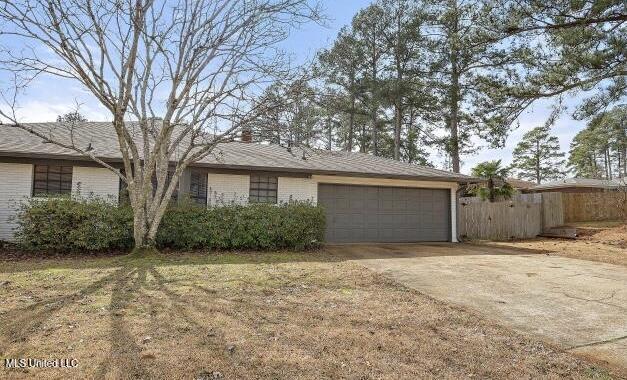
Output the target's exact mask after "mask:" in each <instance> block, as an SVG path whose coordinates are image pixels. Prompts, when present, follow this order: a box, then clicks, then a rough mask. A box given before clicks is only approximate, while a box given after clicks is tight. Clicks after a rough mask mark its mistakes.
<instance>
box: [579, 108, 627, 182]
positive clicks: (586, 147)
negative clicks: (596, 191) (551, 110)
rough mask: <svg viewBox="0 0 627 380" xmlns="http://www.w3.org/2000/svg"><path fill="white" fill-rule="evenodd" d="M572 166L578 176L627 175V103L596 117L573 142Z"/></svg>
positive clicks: (613, 176) (604, 176)
mask: <svg viewBox="0 0 627 380" xmlns="http://www.w3.org/2000/svg"><path fill="white" fill-rule="evenodd" d="M568 166H569V168H570V170H571V171H572V172H573V173H574V174H575V175H576V176H578V177H586V178H605V179H613V178H618V177H627V107H626V106H620V107H615V108H613V109H611V110H609V111H607V112H603V113H600V114H598V115H597V116H595V117H593V118H592V119H591V120H590V122H589V123H588V125H587V127H586V128H585V129H584V130H582V131H581V132H579V133H578V134H577V135H576V136H575V138H574V139H573V141H572V143H571V145H570V156H569V158H568Z"/></svg>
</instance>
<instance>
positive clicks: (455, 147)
mask: <svg viewBox="0 0 627 380" xmlns="http://www.w3.org/2000/svg"><path fill="white" fill-rule="evenodd" d="M449 4H450V6H451V7H452V8H454V12H455V20H454V21H453V28H452V30H451V32H450V33H451V35H450V36H449V39H450V41H449V49H450V59H451V83H450V85H451V87H450V93H449V102H450V103H449V131H450V134H451V137H450V142H449V144H450V146H449V154H450V155H451V163H452V165H453V172H454V173H459V171H460V158H459V125H458V123H459V97H460V89H459V76H460V74H459V71H458V69H459V67H458V51H457V48H458V47H457V44H458V35H457V34H458V28H457V24H458V20H457V1H455V0H453V1H451V2H450V3H449Z"/></svg>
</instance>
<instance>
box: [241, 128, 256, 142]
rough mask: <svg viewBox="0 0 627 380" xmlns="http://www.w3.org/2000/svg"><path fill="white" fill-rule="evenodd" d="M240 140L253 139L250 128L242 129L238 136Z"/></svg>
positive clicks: (248, 140) (249, 140) (247, 140)
mask: <svg viewBox="0 0 627 380" xmlns="http://www.w3.org/2000/svg"><path fill="white" fill-rule="evenodd" d="M240 141H241V142H245V143H249V142H252V141H253V131H251V130H250V128H244V129H242V134H241V137H240Z"/></svg>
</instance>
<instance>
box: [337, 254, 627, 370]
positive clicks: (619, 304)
mask: <svg viewBox="0 0 627 380" xmlns="http://www.w3.org/2000/svg"><path fill="white" fill-rule="evenodd" d="M329 249H330V250H331V251H333V252H334V253H336V254H338V255H347V257H349V258H350V259H355V260H358V261H359V263H361V264H363V265H365V266H367V267H368V268H370V269H372V270H374V271H376V272H380V273H382V274H384V275H385V276H388V277H390V278H392V279H394V280H396V281H398V282H400V283H402V284H404V285H406V286H408V287H410V288H413V289H416V290H419V291H421V292H423V293H426V294H428V295H431V296H433V297H434V298H437V299H441V300H444V301H449V302H452V303H455V304H458V305H462V306H464V307H468V308H469V309H473V310H475V311H477V312H479V313H483V314H484V315H486V316H487V317H488V318H493V319H495V320H497V321H498V322H499V323H501V324H503V325H505V326H509V327H511V328H513V329H515V330H518V331H521V332H523V333H527V334H531V335H534V336H536V337H539V338H541V339H543V340H545V341H549V342H552V343H554V344H557V345H558V346H560V347H562V348H563V349H566V350H570V351H573V352H575V353H578V354H580V355H583V356H588V357H591V358H593V359H596V360H600V361H606V362H608V363H609V364H610V365H612V366H616V367H619V368H622V369H623V370H627V267H624V266H618V265H611V264H604V263H598V262H592V261H584V260H577V259H570V258H565V257H559V256H554V255H545V254H537V253H525V252H522V253H521V251H516V250H511V249H507V248H496V247H483V246H473V245H465V244H435V245H423V244H393V245H392V244H389V245H386V244H382V245H343V246H342V245H337V246H330V247H329Z"/></svg>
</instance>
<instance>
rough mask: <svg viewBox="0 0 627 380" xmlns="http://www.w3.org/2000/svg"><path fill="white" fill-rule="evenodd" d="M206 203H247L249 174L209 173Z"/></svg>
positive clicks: (212, 204)
mask: <svg viewBox="0 0 627 380" xmlns="http://www.w3.org/2000/svg"><path fill="white" fill-rule="evenodd" d="M207 188H208V189H209V190H208V194H207V204H208V205H209V206H220V205H224V204H231V203H236V204H248V194H249V190H250V176H248V175H239V174H215V173H209V174H208V178H207Z"/></svg>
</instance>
